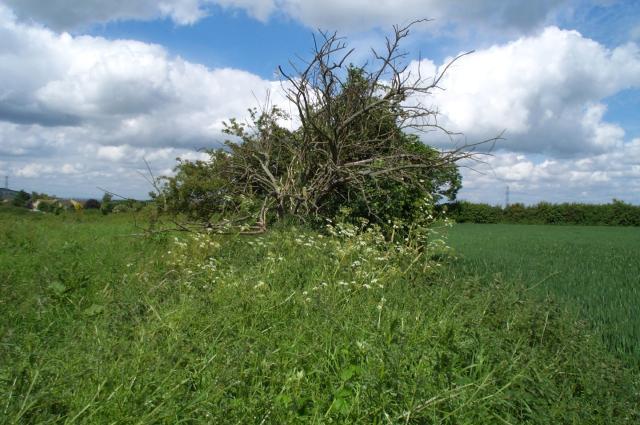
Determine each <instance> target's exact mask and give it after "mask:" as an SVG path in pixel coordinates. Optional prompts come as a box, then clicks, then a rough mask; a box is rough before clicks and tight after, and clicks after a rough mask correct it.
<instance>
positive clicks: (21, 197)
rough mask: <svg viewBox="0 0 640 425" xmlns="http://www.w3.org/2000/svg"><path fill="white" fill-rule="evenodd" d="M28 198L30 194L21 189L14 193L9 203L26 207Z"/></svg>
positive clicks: (29, 198)
mask: <svg viewBox="0 0 640 425" xmlns="http://www.w3.org/2000/svg"><path fill="white" fill-rule="evenodd" d="M30 200H31V196H29V194H28V193H27V192H25V191H24V190H21V191H19V192H18V193H17V194H16V196H15V197H14V198H13V200H12V201H11V203H12V204H13V205H14V206H16V207H26V206H27V204H28V203H29V201H30Z"/></svg>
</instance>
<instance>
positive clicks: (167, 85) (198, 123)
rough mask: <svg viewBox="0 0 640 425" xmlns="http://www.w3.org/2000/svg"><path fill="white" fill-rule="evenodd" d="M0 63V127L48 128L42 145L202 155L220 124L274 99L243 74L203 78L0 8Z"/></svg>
mask: <svg viewBox="0 0 640 425" xmlns="http://www.w3.org/2000/svg"><path fill="white" fill-rule="evenodd" d="M3 12H4V13H3ZM0 55H2V58H3V60H2V61H1V62H0V76H1V77H2V78H1V79H0V120H2V121H7V122H10V123H13V124H16V125H23V126H30V125H37V126H40V127H52V128H53V129H52V130H46V131H44V133H46V134H47V138H48V139H49V140H51V139H52V138H53V139H66V140H70V139H73V140H77V141H80V140H83V139H85V140H86V139H91V140H93V141H98V142H100V143H103V144H106V145H118V144H138V145H154V146H158V145H165V146H176V145H182V146H189V147H191V148H199V147H203V146H210V145H211V144H212V142H213V141H214V139H216V138H219V136H220V129H221V122H222V120H224V119H228V118H229V117H232V116H244V115H245V114H246V108H247V107H248V106H250V105H252V104H253V103H254V102H255V97H258V98H261V97H263V96H265V94H266V93H267V92H268V91H270V90H272V89H273V91H274V96H273V98H274V100H275V99H276V98H277V94H276V93H275V92H277V89H278V84H277V83H276V82H272V81H266V80H263V79H261V78H260V77H258V76H256V75H254V74H251V73H248V72H245V71H241V70H236V69H227V68H223V69H214V70H211V69H208V68H206V67H204V66H202V65H198V64H194V63H190V62H187V61H184V60H182V59H180V58H171V57H169V56H168V55H167V53H166V51H165V50H164V49H163V48H162V47H160V46H158V45H152V44H147V43H141V42H136V41H131V40H116V41H109V40H106V39H103V38H98V37H88V36H78V37H72V36H70V35H69V34H67V33H62V34H56V33H54V32H52V31H50V30H47V29H44V28H40V27H37V26H31V25H25V24H21V23H18V22H16V20H15V19H13V17H12V16H11V14H10V13H8V12H7V10H6V9H4V10H3V9H2V8H1V7H0ZM254 96H255V97H254ZM5 131H8V130H7V129H5ZM13 131H17V130H16V127H13ZM40 134H42V133H40Z"/></svg>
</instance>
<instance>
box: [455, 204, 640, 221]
mask: <svg viewBox="0 0 640 425" xmlns="http://www.w3.org/2000/svg"><path fill="white" fill-rule="evenodd" d="M446 209H447V211H448V213H449V217H450V218H452V219H454V220H455V221H457V222H459V223H512V224H577V225H605V226H640V206H636V205H631V204H627V203H625V202H623V201H620V200H616V199H614V200H613V201H612V202H611V203H610V204H603V205H594V204H577V203H572V204H568V203H564V204H551V203H548V202H540V203H538V204H536V205H531V206H525V205H523V204H518V203H516V204H511V205H509V206H508V207H507V208H501V207H499V206H490V205H487V204H474V203H471V202H467V201H461V202H454V203H449V204H447V205H446Z"/></svg>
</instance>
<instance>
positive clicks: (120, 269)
mask: <svg viewBox="0 0 640 425" xmlns="http://www.w3.org/2000/svg"><path fill="white" fill-rule="evenodd" d="M133 231H134V228H133V226H132V225H131V223H130V221H129V220H128V218H127V217H115V216H110V217H98V216H93V217H91V216H87V217H84V218H83V219H80V220H78V219H75V218H73V217H69V216H63V217H52V216H23V217H17V216H15V215H0V248H1V251H0V273H1V274H0V277H1V279H0V300H2V302H1V303H0V318H1V319H0V338H1V342H2V345H0V418H2V419H0V421H4V422H5V423H38V424H40V423H144V424H146V423H149V424H151V423H172V424H173V423H182V422H186V423H258V424H260V423H274V424H280V423H445V424H454V423H474V424H483V423H487V424H489V423H491V424H493V423H512V424H515V423H607V424H609V423H633V422H634V421H637V420H638V419H639V418H640V416H639V415H640V413H639V412H638V405H639V404H638V401H639V400H638V383H637V379H638V378H637V375H634V374H631V373H630V371H629V370H627V369H625V367H624V366H623V365H622V364H621V363H620V362H618V361H617V360H616V359H614V358H613V357H612V356H611V355H609V354H608V353H607V351H606V350H604V348H603V347H602V345H601V344H600V343H599V341H598V339H597V338H594V337H593V335H592V334H591V333H590V332H589V330H588V329H587V328H586V327H585V326H583V325H582V324H581V323H579V322H575V321H574V320H572V316H571V315H569V314H566V312H565V311H564V310H563V309H562V308H559V307H558V306H557V305H552V304H540V303H538V302H537V301H536V299H535V298H534V297H530V296H529V294H528V292H527V291H525V290H522V289H518V288H517V287H516V286H512V285H504V284H502V283H501V282H500V281H499V280H496V279H493V278H492V279H485V278H483V277H479V278H477V277H465V279H450V278H449V277H447V274H446V273H445V272H443V271H441V269H442V267H439V266H436V265H435V263H434V262H429V261H427V262H424V261H423V259H424V258H423V257H420V258H419V259H418V260H417V259H416V258H417V257H414V256H411V255H407V253H406V252H402V250H399V249H397V248H395V247H388V246H386V245H385V244H384V243H382V241H381V240H380V239H379V235H377V234H375V233H374V232H371V233H365V234H353V233H350V232H349V231H341V230H340V229H337V230H336V231H335V232H333V233H334V235H332V234H331V233H326V234H324V235H320V234H318V233H316V232H311V231H308V230H305V229H302V228H295V227H286V228H281V229H275V230H273V231H272V232H270V233H268V234H266V235H263V236H260V237H251V238H237V237H223V236H211V235H199V236H196V237H191V236H184V235H177V236H174V235H171V236H160V237H156V238H153V239H141V238H131V237H126V236H124V235H127V234H129V233H131V232H133ZM425 257H426V256H425Z"/></svg>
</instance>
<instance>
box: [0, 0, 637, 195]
mask: <svg viewBox="0 0 640 425" xmlns="http://www.w3.org/2000/svg"><path fill="white" fill-rule="evenodd" d="M425 17H426V18H433V19H434V20H433V21H432V22H429V23H427V24H421V25H419V26H417V27H416V28H415V31H414V32H413V33H412V35H411V37H410V38H409V39H408V40H407V42H406V43H405V44H404V48H405V49H406V50H407V51H408V52H409V56H408V58H407V61H408V65H410V66H417V65H418V61H421V63H420V66H421V68H422V69H425V70H432V71H433V72H436V71H437V70H438V69H442V67H443V66H444V65H445V64H446V61H447V60H448V58H450V57H452V56H455V55H456V54H458V53H460V52H463V51H469V50H475V53H474V54H473V55H471V56H469V57H466V58H465V59H464V60H463V61H461V62H460V63H459V64H456V66H455V67H454V68H453V69H452V70H451V71H450V72H449V73H448V74H447V77H446V78H445V80H444V81H443V83H444V85H445V88H446V91H443V92H439V93H436V94H434V96H433V97H432V98H430V99H429V102H432V103H433V104H435V105H438V107H439V109H440V112H441V114H442V115H441V122H443V123H445V125H446V127H447V128H449V129H452V130H455V131H461V132H463V133H464V134H465V135H466V137H467V140H469V141H475V140H482V139H484V138H488V137H492V136H494V135H496V134H498V133H499V132H501V131H503V130H504V131H505V136H506V140H505V141H504V142H502V143H500V144H498V145H497V146H496V149H495V150H494V151H493V152H492V156H490V157H487V159H486V163H485V164H481V165H479V166H476V167H474V168H475V169H476V171H471V170H469V169H467V168H464V169H463V175H464V181H463V184H464V188H463V190H462V191H461V193H460V197H461V198H465V199H470V200H474V201H484V202H489V203H493V204H496V203H501V202H503V200H504V189H505V187H506V186H507V185H508V186H509V187H510V190H511V200H512V201H514V202H525V203H533V202H538V201H541V200H547V201H553V202H562V201H579V202H607V201H609V200H611V199H612V198H617V199H623V200H626V201H628V202H632V203H635V204H640V112H639V111H640V48H639V44H640V2H638V1H632V0H627V1H622V0H620V1H616V0H540V1H537V2H521V1H517V0H460V1H457V2H452V1H444V0H397V1H390V0H384V1H383V0H380V1H377V2H367V1H364V0H340V1H338V0H323V1H315V0H309V1H303V0H255V1H249V0H164V1H162V2H157V1H155V0H113V1H111V2H103V1H100V0H51V1H48V2H42V1H40V0H0V174H2V175H9V176H10V186H11V187H12V188H16V189H20V188H24V189H26V190H35V191H42V192H49V193H55V194H57V195H59V196H75V197H89V196H99V194H100V192H99V190H98V189H97V187H98V186H99V187H107V188H109V189H111V190H113V191H115V192H118V193H122V194H124V195H126V196H132V197H144V196H145V195H146V193H147V192H148V191H149V189H150V188H149V187H148V186H147V184H146V182H145V181H144V179H142V178H141V177H140V175H139V172H140V171H141V170H142V169H144V158H146V159H147V160H148V161H149V162H150V163H151V165H152V166H153V167H154V169H155V170H156V172H157V173H159V174H168V173H170V172H171V169H172V168H173V166H174V164H175V158H176V157H177V156H180V157H183V158H191V159H196V158H201V157H202V154H201V153H199V152H198V150H197V149H198V148H202V147H212V146H217V145H218V144H219V143H220V142H221V141H222V140H223V136H222V134H221V133H220V129H221V121H222V120H224V119H228V118H229V117H239V118H242V117H244V116H245V115H246V109H247V108H248V107H251V106H254V105H255V104H256V102H257V100H256V98H257V99H261V98H264V96H265V95H266V93H267V92H268V91H269V92H271V96H272V99H273V100H274V101H275V102H276V103H277V102H284V100H283V99H282V96H281V95H280V94H279V93H278V89H279V83H278V81H277V77H276V75H275V70H276V67H277V66H278V65H281V64H282V65H286V64H287V62H288V61H289V60H290V59H292V58H294V56H295V55H296V54H299V55H301V56H305V55H307V54H308V53H309V52H310V50H311V47H312V45H311V36H312V34H313V33H314V31H315V30H316V29H318V28H322V29H327V30H331V31H332V30H337V31H339V33H340V34H342V35H344V36H345V37H347V40H348V42H349V43H350V44H351V45H352V46H354V47H356V49H357V53H356V55H355V56H354V58H355V60H365V59H366V57H367V53H368V48H369V47H371V46H379V45H380V43H381V42H382V40H383V37H384V35H385V34H386V33H387V32H388V31H389V30H390V28H391V26H392V25H393V24H395V23H405V22H408V21H410V20H413V19H417V18H425ZM283 106H285V105H284V103H283ZM285 109H286V107H285ZM424 141H425V143H430V144H435V145H437V146H438V147H440V148H442V149H447V148H448V146H446V144H444V143H443V142H442V140H441V138H437V137H436V138H429V139H425V140H424ZM449 147H450V146H449Z"/></svg>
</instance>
